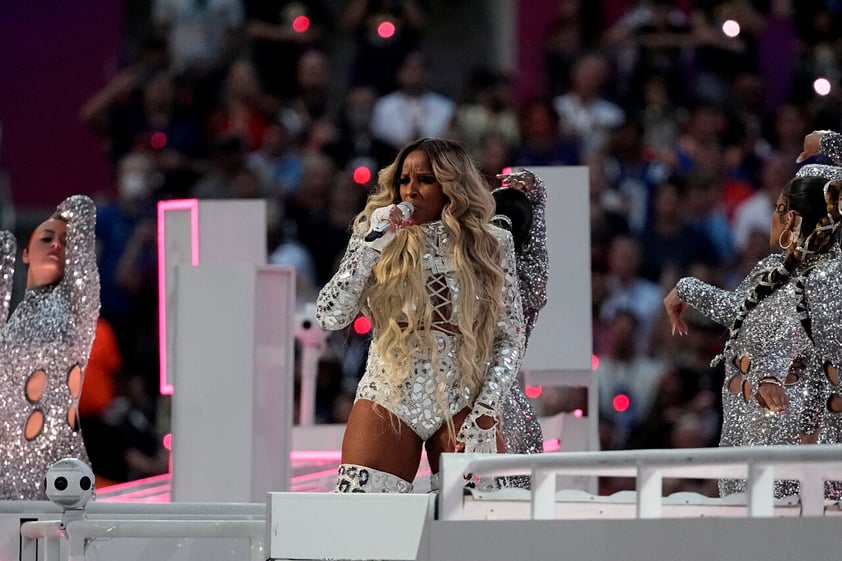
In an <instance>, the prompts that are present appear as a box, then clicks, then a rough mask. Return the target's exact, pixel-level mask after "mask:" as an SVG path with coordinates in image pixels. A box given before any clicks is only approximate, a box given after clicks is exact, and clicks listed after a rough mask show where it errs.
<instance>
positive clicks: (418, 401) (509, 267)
mask: <svg viewBox="0 0 842 561" xmlns="http://www.w3.org/2000/svg"><path fill="white" fill-rule="evenodd" d="M411 227H412V228H421V229H422V230H423V232H424V242H425V249H424V253H423V259H422V261H423V268H424V272H425V274H426V284H427V290H428V291H429V292H430V293H431V294H435V295H436V297H437V298H436V299H441V298H444V299H445V301H444V302H443V304H444V305H443V306H441V305H440V304H439V303H437V304H436V309H437V310H449V314H450V317H449V318H445V322H446V323H447V324H449V325H456V324H457V319H458V314H459V294H460V293H459V286H458V285H457V282H456V271H455V270H454V267H453V262H452V259H451V256H450V255H451V253H450V248H449V239H448V235H447V232H446V231H445V228H444V225H443V224H442V222H441V221H437V222H432V223H429V224H422V225H418V226H411ZM490 228H492V229H493V231H494V233H495V235H496V237H497V239H498V240H499V242H500V254H501V266H502V268H503V271H504V276H505V281H504V287H503V294H502V299H503V309H502V316H501V317H500V319H499V321H498V323H497V330H496V334H495V337H494V343H493V349H492V356H491V358H490V361H489V364H488V365H487V367H486V378H485V382H484V384H483V385H482V387H481V388H480V390H479V394H478V395H477V396H471V395H470V393H469V391H468V390H467V388H466V387H465V384H464V383H463V381H462V380H461V378H460V375H459V372H458V371H457V363H456V359H457V353H458V350H459V345H460V344H461V339H462V337H461V335H458V334H451V333H448V332H444V331H441V330H438V329H436V328H435V322H434V325H433V329H432V335H433V337H434V339H435V341H436V344H437V346H438V348H437V349H436V357H437V360H436V364H435V365H432V364H431V361H430V356H431V353H430V352H429V351H426V350H423V349H421V350H419V352H418V353H416V355H415V356H414V357H413V360H412V363H411V364H408V365H407V366H406V370H405V372H402V373H401V374H402V375H403V377H404V379H405V381H404V382H403V383H402V385H401V386H400V387H399V389H398V390H396V391H397V392H398V394H399V395H391V394H390V391H389V390H388V386H387V384H386V383H384V380H385V378H384V376H385V375H386V364H385V362H384V360H383V357H382V356H381V355H380V353H379V351H378V350H377V345H376V344H375V343H376V341H377V328H376V327H377V326H375V331H374V342H373V343H372V345H371V347H370V349H369V354H368V361H367V364H366V370H365V374H364V375H363V377H362V379H361V380H360V382H359V384H358V386H357V395H356V399H367V400H370V401H372V402H374V403H377V404H378V405H380V406H382V407H384V408H386V409H388V410H389V411H391V412H392V413H393V414H395V415H396V416H398V417H399V418H400V419H401V420H402V421H404V422H405V423H406V424H407V425H408V426H409V427H410V428H411V429H412V430H413V431H414V432H415V433H416V434H417V435H418V436H419V437H420V438H421V439H422V440H427V439H428V438H430V437H431V436H432V435H433V434H435V432H436V431H437V430H438V429H439V428H440V427H441V426H442V425H444V424H445V423H446V421H447V418H449V417H451V416H452V415H453V414H455V413H457V412H458V411H460V410H461V409H464V408H465V407H470V406H472V405H473V403H475V402H481V403H483V404H486V405H489V406H490V407H492V408H494V409H499V408H500V402H501V398H502V396H503V395H504V394H505V393H506V392H508V391H509V387H510V386H511V384H512V382H513V380H514V378H515V376H516V374H517V371H518V369H519V367H520V362H521V357H522V355H523V336H524V334H523V315H522V311H521V304H520V295H519V293H518V288H517V276H516V275H517V272H516V269H515V260H514V249H513V243H512V238H511V235H510V234H509V233H508V232H506V231H504V230H501V229H499V228H496V227H493V226H490ZM363 234H364V232H360V231H359V228H358V229H357V230H356V231H355V232H354V233H353V234H352V236H351V240H350V241H349V243H348V248H347V249H346V251H345V255H344V257H343V258H342V261H341V262H340V264H339V269H338V271H337V272H336V274H335V275H334V276H333V278H331V280H330V281H328V283H327V284H326V285H325V286H324V288H322V290H321V291H320V292H319V296H318V299H317V300H316V318H317V320H318V321H319V323H320V324H321V326H322V327H324V328H325V329H328V330H336V329H342V328H344V327H345V326H347V325H349V324H350V323H351V321H353V320H354V318H355V317H356V316H357V314H358V313H359V312H360V311H362V310H364V309H365V308H366V306H367V303H366V302H362V301H361V298H360V296H361V294H362V292H363V290H364V288H365V287H366V286H367V284H368V283H369V282H373V279H372V277H371V271H372V268H373V267H374V265H375V263H376V262H377V261H378V260H379V259H380V253H379V252H378V251H377V250H375V249H373V248H372V247H370V246H368V245H367V244H366V243H365V242H364V241H363V240H362V235H363ZM434 301H435V299H434ZM437 380H441V383H439V384H438V388H437ZM437 389H438V390H439V391H440V392H441V395H442V398H443V402H444V404H445V406H446V407H447V409H448V411H447V412H444V411H442V408H441V406H440V405H439V402H438V400H437V399H436V390H437Z"/></svg>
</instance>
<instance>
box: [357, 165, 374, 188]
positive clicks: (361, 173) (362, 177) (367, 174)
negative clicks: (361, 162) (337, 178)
mask: <svg viewBox="0 0 842 561" xmlns="http://www.w3.org/2000/svg"><path fill="white" fill-rule="evenodd" d="M369 181H371V170H370V169H368V168H367V167H365V166H359V167H357V168H355V169H354V182H355V183H359V184H360V185H365V184H366V183H368V182H369Z"/></svg>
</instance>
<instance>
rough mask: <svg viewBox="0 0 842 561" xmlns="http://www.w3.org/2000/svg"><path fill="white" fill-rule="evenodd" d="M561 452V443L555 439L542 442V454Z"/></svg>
mask: <svg viewBox="0 0 842 561" xmlns="http://www.w3.org/2000/svg"><path fill="white" fill-rule="evenodd" d="M559 450H561V441H560V440H559V439H557V438H553V439H550V440H545V441H544V452H558V451H559Z"/></svg>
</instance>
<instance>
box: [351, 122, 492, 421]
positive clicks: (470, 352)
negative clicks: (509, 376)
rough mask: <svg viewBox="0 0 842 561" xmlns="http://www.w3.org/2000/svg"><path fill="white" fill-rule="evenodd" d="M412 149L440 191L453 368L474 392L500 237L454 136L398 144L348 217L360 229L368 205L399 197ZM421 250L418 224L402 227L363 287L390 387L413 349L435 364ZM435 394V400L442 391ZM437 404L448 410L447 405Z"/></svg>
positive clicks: (487, 334) (485, 344) (487, 335)
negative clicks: (451, 292)
mask: <svg viewBox="0 0 842 561" xmlns="http://www.w3.org/2000/svg"><path fill="white" fill-rule="evenodd" d="M416 150H421V151H422V152H424V153H425V154H426V155H427V158H428V159H429V161H430V164H431V167H432V171H433V174H434V176H435V178H436V181H438V182H439V183H440V184H441V186H442V191H443V193H444V196H445V205H444V209H443V210H442V214H441V221H442V223H443V225H444V230H445V232H446V234H447V240H448V242H447V250H448V251H449V252H450V257H451V258H452V260H453V265H454V269H455V272H456V281H457V283H458V286H459V300H458V310H459V311H458V314H456V317H457V318H458V319H457V328H458V331H459V334H460V335H461V338H462V341H461V346H460V348H459V354H458V360H457V368H458V372H459V373H460V377H461V384H462V387H463V388H467V389H469V390H470V393H471V395H472V396H474V397H475V396H476V394H477V393H478V391H479V388H480V386H481V384H482V381H483V379H484V374H485V367H486V364H487V363H488V361H489V359H490V357H491V351H492V346H493V340H494V332H495V327H496V322H497V318H498V317H499V315H500V312H501V308H502V299H501V294H502V289H503V280H504V279H503V270H502V268H501V266H500V248H499V243H498V241H497V238H496V237H495V235H494V233H493V231H492V229H491V228H492V227H491V226H490V225H489V222H490V220H491V217H492V215H493V214H494V199H493V198H492V196H491V193H490V192H489V189H488V187H487V186H486V185H485V183H484V180H483V178H482V176H481V174H480V172H479V170H478V169H477V167H476V165H475V164H474V162H473V161H472V160H471V158H470V156H469V155H468V153H467V152H466V151H465V149H464V148H463V147H462V146H461V145H459V144H457V143H455V142H452V141H449V140H443V139H437V138H422V139H420V140H416V141H415V142H412V143H411V144H409V145H407V146H405V147H404V148H403V149H401V151H400V152H399V153H398V155H397V157H396V158H395V161H394V162H392V163H391V164H390V165H388V166H387V167H385V168H384V169H382V170H381V171H380V173H379V175H378V184H377V186H376V187H375V190H374V192H373V193H372V194H371V195H370V196H369V199H368V202H367V203H366V206H365V208H364V209H363V211H362V212H361V213H360V214H359V215H357V218H356V219H355V223H356V224H357V225H358V227H362V228H364V229H367V228H368V226H369V219H370V216H371V213H372V212H373V211H374V210H375V209H377V208H380V207H384V206H387V205H389V204H393V203H398V202H400V200H401V199H400V183H399V182H400V176H401V170H402V168H403V164H404V161H405V160H406V158H407V156H408V155H409V154H410V153H412V152H414V151H416ZM423 252H424V239H423V231H422V229H421V227H420V226H409V227H406V228H403V229H402V230H401V231H399V232H398V233H397V235H396V236H395V239H394V240H392V242H390V243H389V245H387V246H386V247H385V248H384V250H383V253H382V256H381V258H380V260H379V262H378V263H377V264H376V265H375V267H374V270H373V279H374V280H373V282H371V283H370V284H369V286H368V287H367V288H366V291H365V293H364V297H365V299H364V301H365V302H368V308H369V309H368V313H369V315H370V316H371V319H372V323H373V325H374V328H375V330H376V332H377V337H376V338H375V341H374V343H373V344H374V345H377V347H378V349H379V351H380V352H381V354H382V356H383V357H384V360H385V361H386V363H387V365H388V366H389V368H388V373H389V375H391V376H392V377H393V378H392V379H390V380H387V382H388V383H389V384H390V385H391V386H392V387H393V388H397V387H399V386H400V384H401V383H402V382H404V381H405V380H406V378H407V377H408V375H409V371H408V370H409V369H408V368H407V367H406V364H407V363H408V361H409V359H410V358H411V357H413V356H414V355H415V354H416V353H419V352H424V350H429V351H430V352H431V355H432V356H431V362H432V364H433V365H435V364H436V360H435V359H436V356H435V349H436V345H435V342H434V340H433V336H432V333H431V329H433V328H434V326H433V319H434V307H435V306H434V304H435V303H434V302H433V300H432V299H431V296H430V294H429V293H428V291H427V287H426V283H425V280H426V279H425V274H424V271H423V268H422V261H421V260H422V254H423ZM437 375H438V376H441V373H437ZM440 386H441V385H440V384H437V387H440ZM393 395H394V393H393ZM436 398H437V400H439V403H440V404H442V401H441V400H442V399H443V396H440V395H437V396H436ZM442 409H443V412H444V414H445V415H448V411H447V409H446V408H444V407H443V408H442ZM448 424H449V425H450V422H448ZM451 428H452V427H451Z"/></svg>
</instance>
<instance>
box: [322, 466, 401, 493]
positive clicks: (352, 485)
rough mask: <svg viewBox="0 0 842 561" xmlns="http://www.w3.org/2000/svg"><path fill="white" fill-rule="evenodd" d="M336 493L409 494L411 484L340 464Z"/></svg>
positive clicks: (385, 475) (386, 474) (383, 474)
mask: <svg viewBox="0 0 842 561" xmlns="http://www.w3.org/2000/svg"><path fill="white" fill-rule="evenodd" d="M336 492H337V493H411V492H412V483H410V482H409V481H406V480H404V479H401V478H400V477H398V476H397V475H392V474H391V473H386V472H385V471H380V470H378V469H374V468H370V467H366V466H358V465H355V464H341V465H340V466H339V471H338V472H337V476H336Z"/></svg>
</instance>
